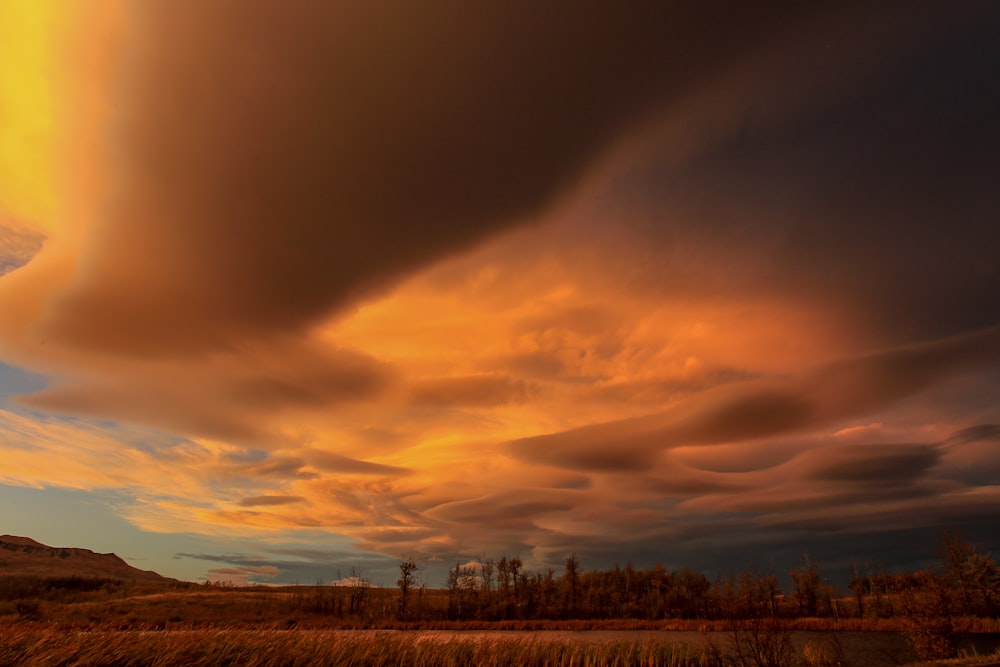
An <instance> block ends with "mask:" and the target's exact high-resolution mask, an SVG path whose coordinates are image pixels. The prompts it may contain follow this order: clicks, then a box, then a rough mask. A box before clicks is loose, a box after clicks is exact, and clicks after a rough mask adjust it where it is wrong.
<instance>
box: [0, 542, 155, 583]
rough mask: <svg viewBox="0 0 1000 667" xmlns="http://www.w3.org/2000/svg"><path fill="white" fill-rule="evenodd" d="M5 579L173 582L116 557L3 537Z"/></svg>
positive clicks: (0, 561)
mask: <svg viewBox="0 0 1000 667" xmlns="http://www.w3.org/2000/svg"><path fill="white" fill-rule="evenodd" d="M3 576H35V577H71V576H78V577H98V578H108V579H122V580H127V581H143V582H149V583H169V582H172V581H173V580H172V579H168V578H167V577H163V576H161V575H159V574H157V573H156V572H152V571H149V570H140V569H137V568H134V567H132V566H131V565H129V564H128V563H126V562H125V561H124V560H122V559H121V558H119V557H118V556H116V555H115V554H113V553H110V554H100V553H96V552H93V551H91V550H89V549H74V548H68V547H50V546H46V545H44V544H41V543H40V542H36V541H35V540H32V539H31V538H28V537H17V536H14V535H0V577H3Z"/></svg>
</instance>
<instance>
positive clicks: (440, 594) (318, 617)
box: [0, 536, 1000, 666]
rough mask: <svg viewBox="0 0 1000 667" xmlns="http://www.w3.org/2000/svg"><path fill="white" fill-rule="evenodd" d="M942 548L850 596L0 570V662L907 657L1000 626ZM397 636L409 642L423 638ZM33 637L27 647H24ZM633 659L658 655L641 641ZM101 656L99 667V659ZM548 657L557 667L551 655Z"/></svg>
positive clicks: (698, 586)
mask: <svg viewBox="0 0 1000 667" xmlns="http://www.w3.org/2000/svg"><path fill="white" fill-rule="evenodd" d="M7 544H15V543H11V542H7ZM16 546H17V547H18V548H19V549H21V548H28V549H32V550H34V551H32V552H30V553H29V555H33V556H35V557H42V558H60V557H59V556H51V555H49V553H48V552H46V551H39V550H38V549H39V548H41V549H50V548H49V547H44V545H37V543H30V544H29V543H20V544H16ZM11 552H12V553H22V552H21V551H19V550H17V551H15V550H11ZM88 553H91V552H88ZM942 554H943V558H942V566H941V567H940V568H939V569H933V570H925V571H919V572H913V573H896V574H890V573H885V572H874V573H867V574H861V573H859V572H856V573H855V576H854V578H853V580H852V581H851V585H850V593H849V594H844V593H842V592H840V591H838V590H836V589H835V588H834V587H832V586H829V585H828V584H826V583H824V579H823V577H822V576H821V575H820V573H819V566H818V565H817V564H816V563H815V562H813V561H811V560H809V559H808V558H807V559H804V560H803V562H802V564H801V566H799V567H797V568H795V569H793V570H792V571H791V572H790V576H791V581H792V584H793V585H792V589H791V590H790V591H789V594H788V595H786V594H784V593H783V591H782V590H781V587H780V585H779V580H778V577H777V576H776V575H775V574H774V573H773V572H769V573H762V572H753V571H747V572H744V573H741V574H740V575H737V576H731V577H725V578H717V579H715V580H709V579H708V578H707V577H706V576H705V575H704V574H702V573H699V572H695V571H693V570H690V569H682V570H679V571H668V570H666V569H665V568H663V567H661V566H654V567H652V568H649V569H638V568H634V567H632V566H631V565H626V566H624V567H614V568H612V569H610V570H603V571H602V570H595V571H584V570H583V568H582V566H581V563H580V561H579V560H578V559H577V558H576V557H575V556H571V557H570V558H569V559H567V561H566V567H565V570H564V571H563V572H562V573H560V574H558V575H557V574H556V573H555V572H554V571H553V570H551V569H550V570H546V571H545V572H541V573H537V572H529V571H526V570H525V568H524V567H523V564H522V563H521V561H520V560H519V559H517V558H508V557H503V558H501V559H499V560H496V561H493V560H488V559H481V561H480V562H477V563H474V564H470V565H466V566H462V565H456V566H455V567H454V568H453V569H452V571H451V574H450V576H449V578H448V586H447V588H446V589H443V590H437V589H427V588H426V587H425V586H424V584H423V579H422V576H421V573H420V572H419V568H417V566H416V565H415V564H414V563H413V561H411V560H406V561H404V562H403V563H402V564H401V567H400V579H399V582H397V583H398V588H378V587H374V586H371V585H370V584H369V583H368V582H367V581H366V580H365V579H364V578H363V577H361V576H360V573H355V575H356V576H352V577H350V578H349V579H348V580H346V581H348V582H349V583H348V585H342V586H323V585H316V586H284V587H277V586H245V587H230V586H221V585H196V584H189V583H182V582H175V581H173V580H168V579H163V578H160V579H158V580H136V579H122V578H109V577H98V576H80V575H76V574H74V575H69V576H48V577H42V576H35V575H21V576H10V575H8V576H2V575H0V637H2V640H0V641H2V645H3V647H4V648H3V650H4V651H6V653H5V655H6V656H7V658H5V659H3V660H0V665H5V664H21V663H19V662H18V661H16V660H14V659H13V658H10V656H16V655H28V653H25V651H29V652H30V651H38V653H37V656H43V654H44V655H50V654H49V653H44V652H43V648H42V647H43V646H46V647H47V646H50V644H51V648H45V649H44V651H50V650H51V651H57V648H58V647H59V646H62V648H58V651H70V647H69V644H65V643H59V642H55V643H53V642H52V641H50V639H46V638H47V637H48V636H49V634H51V633H55V634H58V635H60V636H70V635H72V636H76V637H78V641H76V644H77V645H78V646H79V648H78V650H79V651H81V653H73V654H72V655H73V656H76V657H73V658H72V659H70V660H69V661H68V662H67V661H60V660H57V659H56V658H55V657H52V658H51V660H52V661H53V663H54V664H89V663H88V660H90V659H89V658H87V659H84V658H85V657H86V656H87V655H89V654H87V653H86V651H90V650H94V651H97V650H98V649H97V648H96V646H98V644H93V645H91V644H90V638H92V637H100V638H103V639H101V642H99V644H102V645H107V646H116V645H117V643H122V642H124V643H129V642H128V641H127V640H126V639H125V637H146V636H147V635H145V634H142V633H143V632H148V631H151V630H153V631H166V632H157V633H154V634H156V635H162V636H163V637H169V640H167V639H163V640H162V641H167V643H169V644H170V647H169V648H168V649H164V648H161V649H158V650H157V651H155V654H156V655H157V656H163V655H174V656H175V657H178V656H181V657H182V656H185V655H190V656H194V655H195V653H192V651H195V649H194V648H191V647H190V646H188V648H183V646H187V645H188V644H189V643H191V644H192V645H194V644H198V643H203V644H204V645H205V646H215V647H216V648H214V649H212V651H216V652H217V654H218V655H219V656H230V655H232V656H237V655H242V654H241V653H240V651H243V650H247V651H250V650H251V649H252V650H257V649H256V648H254V647H258V644H260V643H261V642H265V640H266V641H272V640H273V642H275V644H274V645H275V646H285V647H286V648H287V649H288V650H290V651H293V652H299V653H301V654H302V655H303V656H314V655H317V654H316V653H315V652H316V651H319V650H320V649H319V648H317V647H316V646H314V645H313V643H314V642H318V641H319V639H317V638H319V637H322V636H325V635H323V634H322V633H323V632H326V631H329V630H334V629H340V630H343V629H369V630H371V629H390V628H392V629H402V630H430V629H439V630H689V631H691V630H695V631H703V632H704V631H715V633H716V635H715V636H716V637H718V636H725V637H726V640H725V641H724V642H722V643H721V644H719V645H713V646H710V647H709V649H710V650H707V651H705V652H703V653H700V654H699V656H700V657H698V658H697V659H698V660H699V661H701V662H699V663H697V664H705V665H710V664H711V665H717V666H721V665H739V666H742V665H758V666H761V665H787V664H793V662H797V663H805V664H817V665H819V664H824V665H835V664H841V663H842V661H841V660H840V658H838V654H837V650H836V646H820V645H819V644H810V645H807V646H806V647H805V649H803V648H802V647H801V646H800V647H799V648H798V649H796V650H793V648H792V646H791V643H790V641H789V636H790V635H789V633H791V632H795V631H817V630H824V631H840V630H843V631H895V632H902V633H905V635H906V637H907V639H908V641H909V643H910V646H911V647H912V649H913V651H914V653H915V655H917V656H919V657H921V658H924V659H934V660H940V659H945V658H950V657H953V656H955V655H956V653H957V650H958V645H959V644H958V639H959V637H960V636H961V635H963V634H965V633H974V632H992V633H997V632H1000V619H998V613H997V606H996V600H997V599H1000V590H998V587H1000V576H998V571H997V567H996V565H995V563H994V562H993V560H992V557H991V556H990V555H989V554H982V553H979V552H977V551H976V550H975V549H973V548H972V547H970V546H969V545H967V544H965V543H963V542H962V541H961V540H958V539H957V538H954V537H952V536H946V537H945V540H944V544H943V549H942ZM92 555H94V556H102V555H101V554H92ZM126 567H127V566H126ZM291 629H297V630H310V631H313V632H311V633H306V635H308V637H307V636H305V635H304V636H302V637H298V636H296V635H295V634H294V633H292V634H287V633H285V632H284V631H287V630H291ZM79 633H83V634H79ZM137 633H139V634H137ZM317 633H319V634H317ZM719 633H725V634H719ZM387 636H394V635H387ZM408 636H409V637H410V639H408V640H406V641H405V642H403V643H404V644H406V643H412V641H413V637H420V635H408ZM32 637H34V639H32ZM43 639H44V641H43ZM34 641H37V642H38V643H37V646H36V645H34V644H32V646H34V648H31V647H30V646H28V644H30V643H31V642H34ZM95 641H97V640H96V639H95ZM143 641H145V640H143ZM150 641H152V640H150ZM174 644H177V646H174ZM230 644H232V646H230ZM383 644H385V643H384V642H381V643H380V646H382V645H383ZM129 645H130V646H131V644H129ZM88 646H91V648H87V647H88ZM241 646H242V647H243V648H239V647H241ZM442 646H444V645H442ZM494 648H495V649H496V650H497V651H501V653H502V652H503V651H514V652H518V653H517V655H518V659H517V664H530V661H531V660H535V657H532V656H536V655H543V654H544V655H546V656H549V658H552V656H553V655H555V654H554V653H552V651H557V649H556V648H552V647H548V648H545V649H544V651H543V649H542V648H540V647H539V646H532V647H529V646H528V644H527V643H525V642H521V643H520V644H517V645H516V646H504V647H499V646H496V647H494ZM73 650H77V649H73ZM116 650H117V649H116ZM122 650H125V649H122ZM129 650H131V649H129ZM198 650H201V649H200V648H199V649H198ZM323 650H331V651H332V650H334V649H333V648H330V647H326V648H324V649H323ZM336 650H337V651H348V650H352V651H353V650H355V649H354V648H351V649H348V648H347V647H341V648H337V649H336ZM357 650H360V649H357ZM387 650H388V649H387ZM393 650H398V651H402V652H400V653H399V654H398V655H397V656H396V657H397V658H399V659H400V660H404V661H405V660H409V659H410V658H413V659H414V660H418V658H419V655H418V653H412V651H417V649H416V648H412V647H411V648H405V649H404V648H402V644H400V645H399V646H397V647H396V648H395V649H393ZM420 650H423V649H420ZM428 650H429V649H428ZM478 650H479V649H478V648H470V647H468V646H464V645H463V646H460V645H459V644H456V643H453V644H448V647H447V651H451V653H448V655H452V656H466V657H467V656H469V655H473V654H474V655H479V654H478V653H475V651H478ZM602 650H604V649H602ZM608 650H611V649H608ZM614 650H615V651H618V653H614V655H615V656H623V655H626V653H627V651H626V650H625V649H624V648H618V649H614ZM629 650H636V651H637V650H639V648H638V647H633V649H629ZM643 650H647V651H654V649H653V648H651V647H646V648H644V649H643ZM184 651H187V653H184ZM408 651H409V652H408ZM447 651H446V653H447ZM469 651H473V654H470V653H469ZM538 651H542V653H538ZM546 651H548V653H546ZM558 651H562V652H561V653H558V655H564V654H565V655H570V653H566V652H565V651H564V649H558ZM558 651H557V652H558ZM656 651H659V652H658V653H657V652H656ZM172 652H173V653H172ZM178 652H179V653H178ZM654 653H655V655H656V656H659V657H656V658H655V659H654V658H650V660H649V661H647V662H648V664H696V663H694V662H691V660H694V658H692V657H691V656H692V654H690V653H684V654H683V655H682V654H681V653H678V652H677V651H676V650H673V649H671V650H669V651H668V650H667V649H662V650H661V648H656V649H655V651H654ZM51 655H52V656H56V655H57V653H51ZM67 655H68V654H67ZM136 655H140V654H139V653H137V654H136ZM198 655H200V654H198ZM213 655H215V653H213ZM261 655H270V654H268V653H266V652H265V653H264V654H261ZM274 655H277V654H274ZM323 655H328V654H326V653H324V654H323ZM329 655H341V654H340V653H331V654H329ZM343 655H346V654H343ZM380 655H381V654H380ZM421 655H422V654H421ZM509 655H513V654H509ZM574 655H576V654H574ZM588 655H590V654H588ZM593 655H603V656H605V657H607V656H610V655H612V654H604V653H594V654H593ZM593 655H591V657H590V658H583V657H580V658H579V660H578V661H577V662H575V663H574V664H604V663H602V662H600V661H598V662H593V663H588V662H586V661H587V660H591V659H593V660H596V658H593ZM628 655H632V654H628ZM643 655H646V654H643ZM649 655H653V653H650V654H649ZM677 656H682V657H680V658H679V657H677ZM549 658H546V660H549ZM143 659H144V658H143ZM194 659H195V658H194V657H192V660H194ZM229 659H230V658H225V660H229ZM304 659H305V658H303V660H304ZM419 659H420V660H423V658H419ZM448 659H451V658H448ZM538 659H539V660H542V658H538ZM622 659H623V658H622ZM5 660H7V661H5ZM32 660H35V659H34V658H32ZM48 660H49V658H45V659H44V660H43V659H42V657H38V661H37V664H47V662H46V661H48ZM129 660H132V658H128V660H125V661H124V662H116V663H115V664H159V663H152V662H141V661H137V662H136V661H133V662H129ZM135 660H140V658H139V657H137V658H135ZM198 660H201V658H198ZM220 660H223V659H222V658H220ZM232 660H237V658H235V657H233V658H232ZM455 660H456V662H447V660H446V659H445V658H443V657H442V658H441V661H439V662H427V661H426V660H425V661H424V662H423V663H421V664H457V661H458V658H455ZM559 660H562V658H559ZM581 660H582V661H583V662H581ZM615 660H619V658H615ZM670 660H674V661H675V662H669V661H670ZM678 660H684V661H687V662H676V661H678ZM74 661H77V662H74ZM525 661H527V662H525ZM657 661H660V662H657ZM663 661H666V662H663ZM390 662H391V661H390ZM97 663H101V664H104V663H103V661H99V660H98V661H97V662H96V663H94V664H97ZM243 663H245V661H243V662H241V664H243ZM543 663H544V664H553V665H554V664H564V663H563V662H559V661H558V660H555V659H554V658H552V659H551V660H549V661H548V662H544V660H543ZM543 663H538V664H543ZM164 664H166V663H164ZM207 664H236V663H235V662H234V663H226V662H224V661H222V662H217V663H207ZM245 664H298V663H296V662H294V661H293V662H270V663H269V662H267V659H266V658H263V657H262V658H260V662H256V663H245ZM303 664H304V663H303ZM354 664H381V663H378V662H356V663H354ZM386 664H388V662H387V663H386ZM476 664H494V663H476ZM511 664H513V663H511ZM566 664H568V663H566ZM619 664H633V663H631V662H627V661H625V662H619ZM643 664H647V663H646V662H644V663H643Z"/></svg>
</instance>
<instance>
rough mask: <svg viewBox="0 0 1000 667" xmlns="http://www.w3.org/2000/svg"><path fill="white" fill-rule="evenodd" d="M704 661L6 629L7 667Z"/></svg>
mask: <svg viewBox="0 0 1000 667" xmlns="http://www.w3.org/2000/svg"><path fill="white" fill-rule="evenodd" d="M704 660H705V658H704V656H703V655H702V654H701V653H700V652H698V651H696V650H693V649H690V648H686V647H684V646H677V645H673V644H669V643H666V642H659V641H646V642H642V643H637V642H609V643H605V644H592V643H585V642H572V641H540V640H537V639H521V638H511V639H493V638H490V639H483V638H459V639H455V638H441V637H436V636H434V635H433V634H427V635H421V634H411V633H393V632H365V633H356V634H355V633H352V634H345V633H342V632H340V633H337V632H325V631H302V630H186V631H162V632H142V631H125V632H123V631H79V630H77V631H65V630H59V629H58V628H56V627H51V626H42V625H33V624H23V623H22V624H17V625H8V626H3V627H0V667H8V666H10V667H13V666H15V665H17V666H20V665H39V666H42V667H47V666H53V667H54V666H55V665H59V666H65V667H70V666H83V665H102V666H108V667H161V666H162V667H167V666H168V665H207V666H210V667H212V666H219V667H221V666H223V665H245V666H247V667H279V666H280V667H294V666H298V665H302V666H306V665H320V664H328V665H345V666H349V667H389V666H396V665H412V666H414V667H416V666H419V667H465V666H467V665H480V666H482V667H501V666H507V665H525V666H527V667H563V666H565V667H570V666H572V667H599V666H610V667H625V666H626V665H635V666H640V665H641V666H644V667H660V666H662V667H694V666H696V665H699V666H700V665H704V664H706V663H705V662H704Z"/></svg>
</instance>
